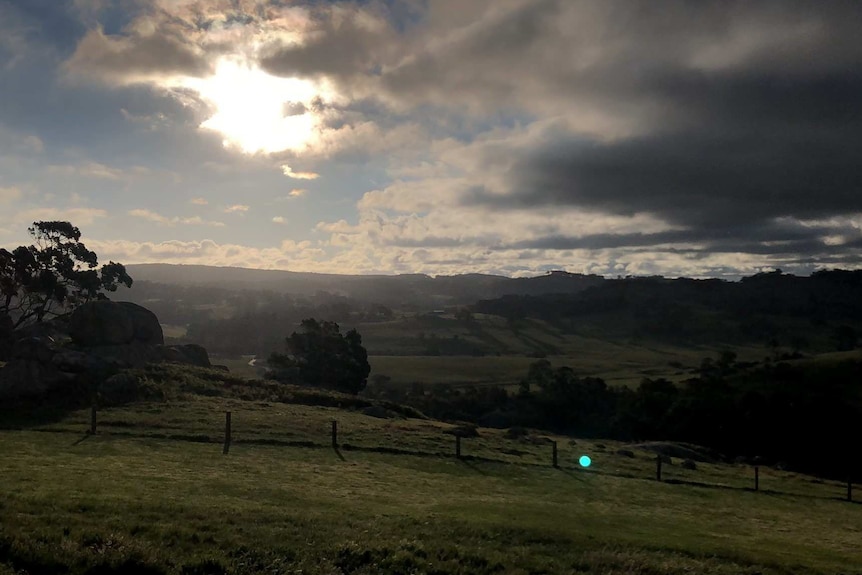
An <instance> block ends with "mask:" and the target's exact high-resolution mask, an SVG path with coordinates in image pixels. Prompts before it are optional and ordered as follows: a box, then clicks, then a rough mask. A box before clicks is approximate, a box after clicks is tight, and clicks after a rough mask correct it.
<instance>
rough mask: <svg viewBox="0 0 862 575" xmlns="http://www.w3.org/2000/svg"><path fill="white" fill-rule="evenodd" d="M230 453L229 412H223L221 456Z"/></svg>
mask: <svg viewBox="0 0 862 575" xmlns="http://www.w3.org/2000/svg"><path fill="white" fill-rule="evenodd" d="M228 451H230V412H229V411H225V412H224V450H223V451H222V454H223V455H227V452H228Z"/></svg>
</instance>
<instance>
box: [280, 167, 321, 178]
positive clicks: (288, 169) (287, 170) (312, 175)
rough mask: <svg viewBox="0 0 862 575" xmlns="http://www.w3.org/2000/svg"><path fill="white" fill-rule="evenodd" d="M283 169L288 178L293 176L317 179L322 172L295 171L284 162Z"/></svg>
mask: <svg viewBox="0 0 862 575" xmlns="http://www.w3.org/2000/svg"><path fill="white" fill-rule="evenodd" d="M281 171H282V172H283V173H284V175H285V176H287V177H288V178H293V179H294V180H316V179H317V178H319V177H320V174H317V173H315V172H294V171H293V168H291V167H290V166H288V165H287V164H284V165H282V166H281Z"/></svg>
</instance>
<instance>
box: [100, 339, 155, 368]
mask: <svg viewBox="0 0 862 575" xmlns="http://www.w3.org/2000/svg"><path fill="white" fill-rule="evenodd" d="M86 352H87V354H89V355H91V356H94V357H95V358H97V360H99V361H102V362H107V363H109V364H113V365H115V366H117V367H143V366H145V365H146V364H148V363H158V362H161V361H164V358H163V355H162V353H161V348H160V347H157V346H154V345H146V344H143V343H130V344H126V345H101V346H98V347H90V348H86Z"/></svg>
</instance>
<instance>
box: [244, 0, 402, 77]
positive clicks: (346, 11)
mask: <svg viewBox="0 0 862 575" xmlns="http://www.w3.org/2000/svg"><path fill="white" fill-rule="evenodd" d="M395 36H396V35H395V31H394V30H393V29H392V26H391V21H390V20H389V19H388V18H387V14H386V13H385V11H384V10H383V8H382V6H381V5H380V4H376V3H372V4H370V5H369V6H359V5H355V4H351V3H346V2H334V3H332V4H320V5H316V6H314V7H313V8H312V9H311V10H310V12H309V14H308V20H307V22H306V29H305V30H304V34H303V40H302V41H301V42H291V43H288V44H286V45H282V46H280V47H279V48H277V49H275V50H271V51H270V53H269V54H265V55H264V56H263V58H262V59H261V64H262V66H263V68H264V69H265V70H267V71H268V72H270V73H273V74H277V75H280V76H330V77H331V76H360V75H364V74H369V73H373V72H374V70H375V68H376V67H377V66H378V65H379V64H380V63H381V61H384V60H385V59H388V58H387V56H388V57H390V58H391V55H392V54H393V53H394V51H395V50H397V48H398V46H397V43H396V38H395Z"/></svg>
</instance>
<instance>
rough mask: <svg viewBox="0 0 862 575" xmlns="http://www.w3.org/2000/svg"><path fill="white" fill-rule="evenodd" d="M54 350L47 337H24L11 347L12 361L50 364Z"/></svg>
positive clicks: (51, 340) (51, 342)
mask: <svg viewBox="0 0 862 575" xmlns="http://www.w3.org/2000/svg"><path fill="white" fill-rule="evenodd" d="M55 353H56V349H55V347H54V340H53V339H51V338H49V337H44V338H43V337H25V338H24V339H19V340H18V341H16V342H15V343H14V344H13V345H12V353H11V357H12V359H29V360H32V361H38V362H40V363H50V361H51V359H52V358H53V357H54V354H55Z"/></svg>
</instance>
